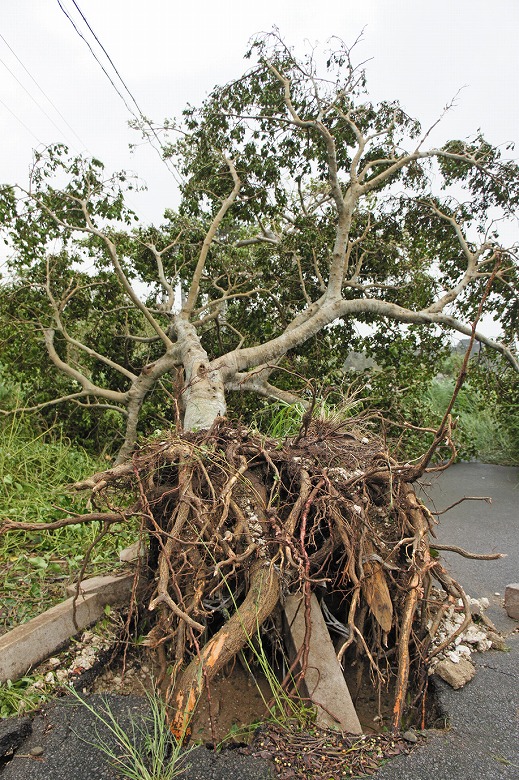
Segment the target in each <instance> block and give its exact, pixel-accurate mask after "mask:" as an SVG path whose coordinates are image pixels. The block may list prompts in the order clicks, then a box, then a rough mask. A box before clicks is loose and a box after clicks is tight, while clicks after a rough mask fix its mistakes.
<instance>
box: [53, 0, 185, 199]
mask: <svg viewBox="0 0 519 780" xmlns="http://www.w3.org/2000/svg"><path fill="white" fill-rule="evenodd" d="M57 3H58V5H59V7H60V9H61V10H62V12H63V13H64V14H65V16H66V17H67V19H68V20H69V22H70V23H71V25H72V27H73V28H74V30H75V31H76V33H77V34H78V35H79V37H80V38H81V39H82V40H83V41H84V42H85V43H86V45H87V46H88V48H89V50H90V53H91V54H92V56H93V57H94V59H95V60H96V62H97V64H98V65H99V66H100V68H101V69H102V71H103V73H104V74H105V76H106V77H107V79H108V80H109V82H110V84H111V85H112V87H113V88H114V89H115V91H116V92H117V94H118V95H119V97H120V98H121V100H122V101H123V103H124V105H125V107H126V110H127V111H128V112H129V113H130V114H132V116H133V117H134V118H135V119H136V120H137V121H138V122H139V121H142V122H143V123H144V124H146V125H147V126H148V127H149V129H150V130H151V133H152V134H153V136H154V138H155V140H156V141H157V143H158V145H159V148H158V149H157V147H156V146H155V144H154V143H153V142H152V140H151V138H150V137H149V136H148V140H149V143H150V145H151V147H152V148H153V149H154V150H155V151H156V152H157V154H158V155H159V157H160V160H161V161H162V162H163V163H164V165H165V166H166V168H167V169H168V171H169V172H170V174H171V175H172V176H173V178H174V179H175V181H176V182H177V184H179V181H178V178H177V176H176V173H175V171H174V169H173V168H172V167H171V166H170V165H169V163H168V160H167V159H166V158H165V157H164V156H163V152H164V147H163V145H162V142H161V140H160V138H159V136H158V134H157V131H156V130H155V128H154V127H153V125H152V124H151V123H150V121H149V120H148V119H147V118H146V116H145V114H144V113H143V111H142V110H141V108H140V106H139V104H138V103H137V101H136V99H135V97H134V96H133V94H132V92H131V91H130V89H129V87H128V86H127V85H126V83H125V81H124V79H123V78H122V76H121V74H120V73H119V71H118V69H117V68H116V66H115V64H114V62H113V60H112V58H111V57H110V55H109V54H108V52H107V50H106V49H105V47H104V46H103V44H102V43H101V41H100V40H99V38H98V37H97V35H96V34H95V32H94V30H93V28H92V26H91V25H90V23H89V22H88V20H87V18H86V16H85V14H84V13H83V12H82V10H81V8H80V7H79V5H78V4H77V2H76V1H75V0H72V3H73V5H74V7H75V8H76V10H77V11H78V13H79V14H80V16H81V18H82V19H83V21H84V23H85V24H86V26H87V28H88V30H89V31H90V33H91V34H92V36H93V37H94V40H95V41H96V43H97V44H98V46H99V47H100V48H101V50H102V51H103V53H104V55H105V57H106V58H107V60H108V62H109V63H110V65H111V66H112V68H113V70H114V72H115V73H116V75H117V78H118V79H119V81H120V82H121V84H122V85H123V87H124V89H125V91H126V92H127V94H128V95H129V97H130V99H131V101H132V102H133V104H134V105H135V107H136V108H137V111H138V112H139V114H138V115H137V114H136V113H135V111H133V109H132V108H130V106H129V105H128V103H127V101H126V99H125V97H124V96H123V95H122V94H121V92H120V90H119V89H118V88H117V86H116V85H115V83H114V81H113V79H112V78H111V77H110V75H109V74H108V72H107V70H106V68H105V67H104V65H103V64H102V63H101V61H100V60H99V58H98V57H97V55H96V53H95V52H94V50H93V48H92V46H91V45H90V43H89V42H88V41H87V39H86V38H85V36H84V35H83V33H82V32H81V31H80V30H79V28H78V27H77V25H76V24H75V22H74V20H73V19H72V17H71V16H70V14H69V13H68V11H67V10H66V9H65V8H64V7H63V5H62V3H61V0H57Z"/></svg>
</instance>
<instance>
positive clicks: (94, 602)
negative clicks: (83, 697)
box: [0, 575, 133, 682]
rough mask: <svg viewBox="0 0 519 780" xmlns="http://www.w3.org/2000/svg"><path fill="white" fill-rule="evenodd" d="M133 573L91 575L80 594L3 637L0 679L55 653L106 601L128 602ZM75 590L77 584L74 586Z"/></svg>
mask: <svg viewBox="0 0 519 780" xmlns="http://www.w3.org/2000/svg"><path fill="white" fill-rule="evenodd" d="M132 585H133V575H125V576H124V577H113V576H111V577H92V578H91V579H90V580H84V581H83V582H82V583H81V589H80V595H79V597H78V598H77V599H76V598H75V597H74V596H71V597H70V598H68V599H67V600H66V601H63V602H61V604H57V605H56V606H55V607H51V609H48V610H47V611H46V612H43V613H42V614H41V615H38V616H37V617H35V618H33V619H32V620H29V621H28V622H27V623H24V624H23V625H21V626H17V627H16V628H14V629H13V630H12V631H9V632H8V633H7V634H4V635H3V636H1V637H0V682H6V680H17V679H18V678H19V677H22V676H23V675H24V674H26V673H27V672H28V671H29V669H31V668H32V667H33V666H36V665H37V664H39V663H40V662H41V661H43V660H45V659H46V658H48V657H49V656H50V655H52V654H53V653H55V652H56V651H57V650H58V648H60V647H62V646H63V645H64V644H65V642H67V640H68V639H70V637H72V636H74V634H77V632H78V631H82V630H83V629H84V628H87V627H88V626H91V625H92V624H93V623H95V622H96V621H97V620H99V618H100V617H102V615H103V611H104V608H105V606H106V605H107V604H110V605H111V606H122V605H123V604H125V603H128V601H129V599H130V595H131V591H132ZM72 589H73V592H74V593H75V590H76V588H75V586H72Z"/></svg>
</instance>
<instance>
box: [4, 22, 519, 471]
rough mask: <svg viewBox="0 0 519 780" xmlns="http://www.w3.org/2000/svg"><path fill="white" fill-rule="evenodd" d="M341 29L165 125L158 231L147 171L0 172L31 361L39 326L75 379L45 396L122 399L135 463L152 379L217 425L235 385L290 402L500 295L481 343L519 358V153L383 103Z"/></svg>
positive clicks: (180, 409)
mask: <svg viewBox="0 0 519 780" xmlns="http://www.w3.org/2000/svg"><path fill="white" fill-rule="evenodd" d="M334 44H335V48H333V49H331V50H330V51H328V52H324V53H323V52H320V51H318V50H312V51H311V52H310V53H309V54H308V55H307V56H305V57H303V58H301V57H298V56H296V54H295V53H294V51H292V50H291V49H290V48H288V47H287V45H286V44H285V43H284V42H283V40H282V39H281V38H280V37H279V35H278V34H277V33H276V32H273V33H271V34H268V35H264V36H261V37H258V38H256V39H255V40H254V41H253V42H252V44H251V46H250V49H249V51H248V53H247V57H248V58H249V59H250V61H251V67H250V68H249V70H248V71H247V72H246V73H245V74H244V75H243V76H242V77H240V78H238V79H236V80H235V81H233V82H231V83H229V84H226V85H225V86H223V87H216V88H215V89H214V90H213V91H212V92H211V93H210V94H209V96H208V97H207V99H206V100H205V101H204V102H203V103H202V105H201V106H199V107H192V106H188V107H187V108H186V109H185V111H184V113H183V116H182V117H181V118H180V119H178V120H175V121H173V120H170V121H166V122H165V123H164V125H163V127H162V128H157V129H156V132H159V131H160V132H164V133H166V134H167V137H168V139H169V140H168V142H167V143H165V144H164V153H165V155H166V156H167V157H169V158H170V160H172V161H173V162H174V164H175V166H176V168H177V170H178V171H179V173H180V175H181V181H182V184H181V187H180V189H181V202H180V205H179V207H178V208H177V209H175V210H173V209H167V210H166V211H165V218H164V222H163V224H161V225H159V226H153V225H145V224H143V223H141V222H140V221H139V219H138V217H137V215H136V214H135V213H134V212H133V211H132V210H131V209H130V208H129V207H128V205H127V204H126V201H125V196H126V193H127V192H128V191H131V190H132V189H133V188H135V187H138V186H139V185H138V182H136V181H135V180H133V179H132V178H131V177H129V176H128V175H127V174H126V173H124V172H121V173H117V174H115V175H112V176H109V175H107V174H106V173H105V170H104V167H103V165H102V163H101V162H100V161H98V160H96V159H82V158H73V159H72V158H70V157H69V155H68V151H67V149H66V148H65V147H63V146H59V145H55V146H52V147H49V148H47V149H45V150H43V151H41V150H40V151H37V152H35V156H34V164H33V166H32V170H31V175H30V181H29V183H28V184H27V185H25V186H10V185H6V186H3V187H2V188H1V190H0V212H1V215H2V224H3V226H4V231H5V233H6V235H7V238H6V240H7V241H8V242H9V244H10V249H11V257H10V261H9V264H10V276H9V279H8V281H6V284H5V285H4V288H3V289H2V291H1V294H2V298H3V299H4V302H5V311H6V312H9V313H10V315H11V316H13V317H14V318H15V319H16V320H17V325H16V326H10V327H15V331H14V335H16V333H18V342H17V343H18V344H19V337H20V333H21V334H23V336H24V344H25V346H23V347H22V349H21V350H20V351H21V358H20V359H23V353H24V351H27V352H29V351H31V350H33V356H34V359H36V357H35V356H36V354H37V350H38V349H39V348H40V346H39V345H41V344H42V343H43V344H44V346H45V350H46V355H47V360H48V361H49V362H50V364H52V366H53V367H54V368H55V369H57V370H58V372H59V373H60V374H61V377H62V378H61V379H60V381H59V382H58V383H57V384H56V385H55V387H54V388H53V389H52V391H51V392H52V397H48V394H47V396H46V395H45V390H44V388H42V396H41V398H38V399H36V400H37V403H35V404H34V405H33V407H32V408H40V407H42V406H44V405H49V404H51V405H55V404H56V403H57V402H58V401H60V402H61V401H63V400H67V401H74V402H76V403H78V404H82V405H87V406H88V407H89V411H92V410H93V409H102V410H115V411H116V412H117V413H118V414H120V415H122V417H123V418H124V420H125V435H124V444H123V447H122V449H121V452H120V455H119V458H120V459H121V460H124V459H125V458H126V457H127V456H128V454H129V452H130V451H131V448H132V446H133V444H134V442H135V438H136V432H137V425H138V421H139V415H140V414H141V412H142V408H143V404H145V403H146V398H147V397H148V396H149V394H150V393H151V392H152V391H154V390H157V388H161V389H163V390H165V391H166V395H165V396H164V398H167V400H165V401H164V413H165V414H166V416H168V415H169V416H170V419H171V417H172V416H176V417H177V418H182V419H183V424H184V427H185V428H187V429H197V428H204V427H209V426H210V425H211V423H212V422H213V421H214V419H215V418H216V417H217V416H219V415H224V414H225V412H226V400H225V394H226V393H227V392H244V391H246V392H252V393H256V394H259V395H260V396H263V397H268V398H277V399H281V400H284V401H288V402H291V401H295V400H296V399H297V398H298V397H299V396H298V394H297V393H298V390H300V389H301V388H304V379H303V380H301V379H299V380H298V379H297V378H296V379H294V378H293V377H294V374H298V375H299V376H300V377H301V376H302V377H305V376H306V377H308V376H310V375H312V374H315V373H318V372H320V373H332V372H333V371H334V370H338V369H340V368H341V366H342V365H343V363H344V360H345V358H346V356H347V354H348V352H349V351H350V350H352V349H358V348H366V347H368V350H369V351H370V352H371V354H373V355H375V356H376V359H377V361H378V362H380V363H382V364H383V363H384V362H391V361H393V362H398V361H399V360H400V359H401V357H402V353H403V351H406V354H407V355H409V354H410V355H412V356H413V359H416V362H417V363H420V362H422V363H423V362H427V361H430V358H431V356H432V357H433V358H434V356H435V355H436V354H437V353H438V350H439V349H441V345H442V344H443V341H442V338H441V337H440V334H441V333H446V332H452V331H457V332H458V333H460V334H463V335H469V336H470V335H471V334H472V330H473V327H472V325H473V323H474V321H475V319H476V317H478V318H479V316H480V315H481V314H482V313H485V312H493V313H494V315H495V316H496V317H498V318H499V321H500V323H501V325H502V329H503V334H504V337H503V338H502V340H499V341H497V340H494V339H492V338H489V337H488V336H486V335H485V333H484V332H482V331H480V330H479V329H476V333H475V337H476V339H477V340H478V341H479V342H480V343H481V344H483V345H485V346H487V347H489V348H492V349H494V350H496V351H497V352H499V353H501V355H502V356H503V357H504V359H506V361H508V363H509V365H510V366H512V367H513V369H515V370H516V371H517V370H518V369H519V362H518V359H517V351H516V341H515V339H516V338H517V329H518V324H519V320H518V309H517V294H516V290H517V288H518V286H519V284H518V282H519V279H518V267H517V261H516V250H515V248H514V247H509V246H506V245H505V244H504V243H503V241H502V240H501V238H500V233H499V229H500V224H501V222H502V221H503V220H507V219H510V218H511V217H513V215H514V213H515V210H516V207H517V203H518V198H519V175H518V174H519V168H518V166H517V165H516V163H515V162H513V161H511V160H508V159H505V158H504V157H503V156H502V150H501V149H499V148H497V147H495V146H492V145H491V144H490V143H489V142H488V141H487V140H486V139H485V138H484V137H483V135H482V133H481V132H480V131H478V132H477V133H476V134H475V135H474V136H473V137H472V138H468V139H465V140H460V139H453V140H450V141H448V142H447V143H445V144H443V145H442V146H441V147H440V148H435V147H434V148H428V146H427V141H428V138H429V135H430V133H431V130H432V128H426V129H423V128H422V127H421V126H420V124H419V122H418V121H416V120H414V119H412V118H411V117H409V116H408V115H407V114H406V113H405V111H404V109H403V108H402V107H401V106H400V105H399V103H398V102H397V101H395V100H388V101H384V102H382V103H379V104H374V103H372V102H371V101H370V100H369V97H368V94H367V91H366V78H365V73H364V71H363V69H362V68H361V67H360V68H358V67H355V65H354V64H353V60H352V50H351V49H348V48H347V47H346V46H345V45H344V44H342V43H341V42H340V41H334ZM433 127H434V126H433ZM146 128H147V125H146V124H143V125H142V128H141V130H142V132H143V133H145V134H146V132H147V129H146ZM490 277H492V287H491V289H490V292H488V291H487V293H485V294H484V291H485V288H486V286H487V282H488V280H489V278H490ZM483 298H484V302H483V306H482V310H481V311H480V310H479V308H481V307H480V303H481V301H482V299H483ZM359 325H360V326H366V328H364V329H363V330H362V333H364V334H366V333H367V334H368V335H364V336H363V337H361V336H360V335H359ZM402 326H404V327H403V328H402ZM16 329H17V330H16ZM35 334H36V335H37V342H35V341H34V335H35ZM31 339H33V340H32V341H31ZM15 343H16V342H15ZM16 349H19V346H16ZM287 372H288V373H287ZM287 377H288V379H287ZM166 410H167V411H166Z"/></svg>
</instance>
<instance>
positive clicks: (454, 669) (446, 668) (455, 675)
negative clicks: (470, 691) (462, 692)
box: [434, 658, 476, 690]
mask: <svg viewBox="0 0 519 780" xmlns="http://www.w3.org/2000/svg"><path fill="white" fill-rule="evenodd" d="M434 673H435V674H437V675H438V677H441V678H442V680H445V682H446V683H448V684H449V685H450V686H451V688H455V689H456V690H458V688H463V686H464V685H466V684H467V683H468V682H470V680H472V678H473V677H474V675H475V674H476V667H475V666H474V664H473V663H472V662H471V661H469V660H468V658H462V659H461V660H460V661H458V663H454V661H451V660H450V658H445V659H444V660H443V661H440V662H439V663H438V664H436V666H435V667H434Z"/></svg>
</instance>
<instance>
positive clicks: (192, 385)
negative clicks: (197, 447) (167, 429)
mask: <svg viewBox="0 0 519 780" xmlns="http://www.w3.org/2000/svg"><path fill="white" fill-rule="evenodd" d="M183 398H184V404H185V411H184V430H185V431H200V430H205V429H207V428H210V427H211V425H212V424H213V423H214V421H215V420H216V418H217V417H224V416H225V413H226V411H227V405H226V403H225V390H224V384H223V381H222V378H221V375H220V372H219V371H215V370H211V369H209V366H208V363H207V362H206V361H196V362H195V363H194V365H193V366H192V367H191V370H190V371H189V372H188V371H187V370H186V383H185V385H184V391H183Z"/></svg>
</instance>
